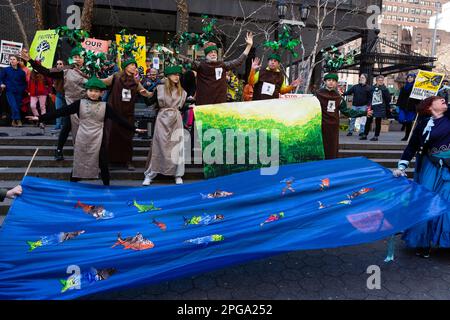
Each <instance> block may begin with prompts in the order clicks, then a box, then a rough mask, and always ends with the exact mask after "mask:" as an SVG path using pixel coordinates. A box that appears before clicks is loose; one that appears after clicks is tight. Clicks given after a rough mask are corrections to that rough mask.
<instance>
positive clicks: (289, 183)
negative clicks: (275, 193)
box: [280, 177, 295, 195]
mask: <svg viewBox="0 0 450 320" xmlns="http://www.w3.org/2000/svg"><path fill="white" fill-rule="evenodd" d="M294 181H295V178H294V177H289V178H286V179H283V180H281V181H280V183H285V184H286V186H285V187H284V188H283V189H282V190H281V194H282V195H285V194H286V191H287V190H289V191H291V192H295V189H294V188H293V187H292V183H293V182H294Z"/></svg>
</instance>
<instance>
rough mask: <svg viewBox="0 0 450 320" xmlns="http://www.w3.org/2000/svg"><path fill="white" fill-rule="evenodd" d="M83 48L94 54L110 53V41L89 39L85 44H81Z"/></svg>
mask: <svg viewBox="0 0 450 320" xmlns="http://www.w3.org/2000/svg"><path fill="white" fill-rule="evenodd" d="M81 45H82V47H83V48H85V49H86V50H90V51H92V52H96V53H97V52H104V53H107V52H108V41H105V40H99V39H94V38H88V39H86V40H84V42H83V43H82V44H81Z"/></svg>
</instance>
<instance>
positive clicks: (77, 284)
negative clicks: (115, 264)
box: [59, 268, 116, 293]
mask: <svg viewBox="0 0 450 320" xmlns="http://www.w3.org/2000/svg"><path fill="white" fill-rule="evenodd" d="M115 273H116V269H113V268H108V269H95V268H91V269H90V270H89V271H88V272H85V273H82V274H72V275H71V276H70V277H68V278H67V279H60V280H59V282H60V284H61V285H62V286H63V287H62V289H61V293H64V292H66V291H67V290H73V289H82V288H83V287H85V286H87V285H89V284H91V283H94V282H98V281H103V280H106V279H108V278H109V277H111V276H112V275H113V274H115Z"/></svg>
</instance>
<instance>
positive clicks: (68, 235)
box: [27, 230, 84, 252]
mask: <svg viewBox="0 0 450 320" xmlns="http://www.w3.org/2000/svg"><path fill="white" fill-rule="evenodd" d="M83 233H84V230H80V231H74V232H59V233H55V234H52V235H50V236H44V237H41V238H40V239H39V240H37V241H27V244H28V245H29V246H30V249H29V250H28V252H31V251H33V250H35V249H37V248H39V247H43V246H48V245H52V244H58V243H62V242H64V241H67V240H70V239H74V238H76V237H78V236H79V235H80V234H83Z"/></svg>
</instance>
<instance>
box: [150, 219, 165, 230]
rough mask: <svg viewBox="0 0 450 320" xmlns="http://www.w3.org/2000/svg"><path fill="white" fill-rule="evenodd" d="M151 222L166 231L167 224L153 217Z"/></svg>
mask: <svg viewBox="0 0 450 320" xmlns="http://www.w3.org/2000/svg"><path fill="white" fill-rule="evenodd" d="M152 223H153V224H154V225H155V226H157V227H158V228H160V229H161V230H162V231H166V229H167V226H166V224H165V223H162V222H161V221H156V220H155V219H153V221H152Z"/></svg>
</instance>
